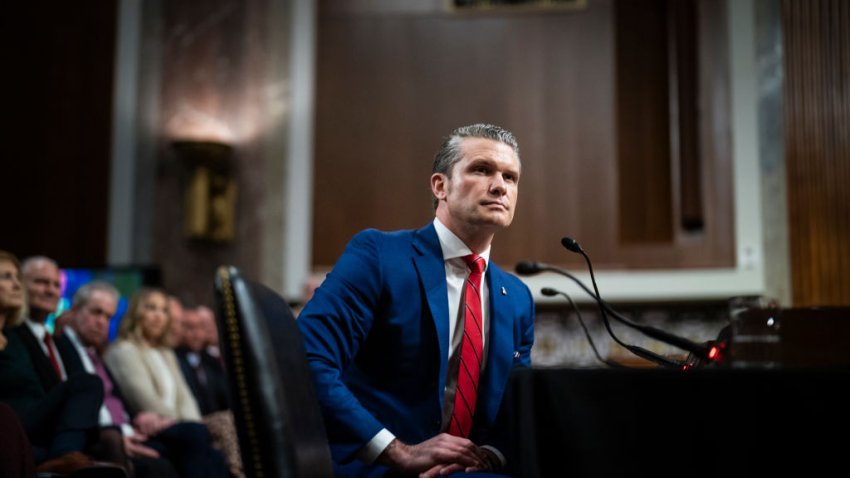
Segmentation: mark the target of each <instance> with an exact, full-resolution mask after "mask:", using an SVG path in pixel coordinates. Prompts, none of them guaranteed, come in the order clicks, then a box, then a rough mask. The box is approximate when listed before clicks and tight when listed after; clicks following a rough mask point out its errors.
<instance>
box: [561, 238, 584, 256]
mask: <svg viewBox="0 0 850 478" xmlns="http://www.w3.org/2000/svg"><path fill="white" fill-rule="evenodd" d="M561 245H562V246H564V247H566V248H567V250H569V251H572V252H575V253H577V254H581V253H582V249H581V246H580V245H578V242H576V240H575V239H573V238H572V237H564V238H562V239H561Z"/></svg>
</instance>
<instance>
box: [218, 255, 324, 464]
mask: <svg viewBox="0 0 850 478" xmlns="http://www.w3.org/2000/svg"><path fill="white" fill-rule="evenodd" d="M215 300H216V322H217V324H218V330H219V334H220V337H221V338H220V341H221V350H222V354H223V356H224V359H225V363H226V366H227V380H228V384H229V387H230V393H231V408H232V410H233V414H234V418H235V421H236V429H237V433H238V435H239V444H240V447H241V454H242V461H243V466H244V469H245V473H246V475H247V476H249V477H298V478H300V477H329V476H333V469H332V465H331V456H330V449H329V447H328V440H327V435H326V434H325V427H324V423H323V420H322V415H321V410H320V408H319V402H318V399H317V397H316V390H315V386H314V382H313V376H312V373H311V371H310V369H309V366H308V364H307V359H306V354H305V352H304V345H303V343H302V340H301V333H300V331H299V330H298V327H297V326H296V325H295V317H294V316H293V314H292V311H291V310H290V308H289V304H287V302H286V301H285V300H284V299H283V298H282V297H281V296H280V295H278V294H277V293H275V292H274V291H272V290H271V289H269V288H268V287H266V286H264V285H262V284H259V283H257V282H253V281H251V280H248V279H246V278H243V277H242V276H241V275H240V273H239V271H238V270H237V269H236V268H235V267H229V266H222V267H219V268H218V271H217V272H216V277H215Z"/></svg>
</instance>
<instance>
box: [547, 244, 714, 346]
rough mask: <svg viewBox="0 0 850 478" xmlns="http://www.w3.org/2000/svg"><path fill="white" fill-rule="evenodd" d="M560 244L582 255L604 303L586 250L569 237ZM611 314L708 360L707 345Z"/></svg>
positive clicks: (595, 289)
mask: <svg viewBox="0 0 850 478" xmlns="http://www.w3.org/2000/svg"><path fill="white" fill-rule="evenodd" d="M561 245H563V246H564V248H565V249H567V250H568V251H570V252H575V253H578V254H581V255H582V257H584V260H585V262H587V268H588V270H589V271H590V279H591V281H593V289H594V291H596V294H595V298H596V300H597V301H598V302H599V303H600V305H602V304H604V303H605V301H604V300H602V296H601V295H600V294H599V288H598V287H596V278H595V277H594V275H593V266H592V265H591V263H590V257H589V256H588V255H587V253H586V252H584V249H582V248H581V246H580V245H579V244H578V242H576V240H575V239H573V238H571V237H564V238H562V239H561ZM574 280H578V279H574ZM603 308H606V309H610V307H609V306H607V304H605V306H604V307H603ZM612 312H613V311H612ZM612 315H614V316H615V318H617V319H618V321H619V322H621V323H623V324H625V325H628V326H630V327H632V328H634V329H637V330H639V331H641V332H643V333H644V334H646V335H647V336H649V337H652V338H653V339H656V340H658V341H661V342H664V343H666V344H668V345H672V346H674V347H677V348H679V349H681V350H685V351H687V352H690V353H691V354H693V355H694V356H696V357H698V358H700V359H702V360H709V347H706V346H704V345H700V344H698V343H696V342H694V341H692V340H688V339H686V338H684V337H679V336H677V335H673V334H671V333H669V332H666V331H664V330H661V329H657V328H655V327H652V326H649V325H643V324H638V323H636V322H633V321H631V320H629V319H627V318H625V317H623V316H622V315H620V314H619V313H616V312H614V313H613V314H612Z"/></svg>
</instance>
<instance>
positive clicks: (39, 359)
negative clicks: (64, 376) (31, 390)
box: [15, 324, 59, 392]
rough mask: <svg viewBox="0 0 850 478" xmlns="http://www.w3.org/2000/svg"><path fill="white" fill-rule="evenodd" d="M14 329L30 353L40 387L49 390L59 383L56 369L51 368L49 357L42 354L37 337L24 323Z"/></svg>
mask: <svg viewBox="0 0 850 478" xmlns="http://www.w3.org/2000/svg"><path fill="white" fill-rule="evenodd" d="M15 330H17V331H18V336H19V337H20V339H21V341H22V342H23V343H24V345H25V346H26V348H27V351H28V352H29V354H30V360H32V364H33V366H34V367H35V371H36V373H37V374H38V378H39V380H40V381H41V386H42V388H44V391H45V392H49V391H50V390H51V389H52V388H53V387H55V386H56V385H57V384H59V377H58V376H57V375H56V371H55V370H53V365H52V364H51V363H50V359H49V358H48V357H47V355H45V354H44V350H42V348H41V344H39V342H38V339H37V338H36V336H35V335H34V334H33V333H32V331H31V330H30V328H29V327H27V325H26V324H21V325H19V326H18V327H16V328H15Z"/></svg>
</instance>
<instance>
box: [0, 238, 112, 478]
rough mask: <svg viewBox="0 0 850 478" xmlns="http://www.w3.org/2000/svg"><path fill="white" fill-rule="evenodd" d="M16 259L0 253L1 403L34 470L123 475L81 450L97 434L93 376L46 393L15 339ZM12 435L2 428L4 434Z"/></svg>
mask: <svg viewBox="0 0 850 478" xmlns="http://www.w3.org/2000/svg"><path fill="white" fill-rule="evenodd" d="M24 297H25V292H24V288H23V287H22V283H21V268H20V263H19V262H18V259H17V258H16V257H15V256H14V255H12V254H10V253H8V252H5V251H0V402H3V403H5V404H7V405H8V406H9V407H11V409H12V410H14V412H15V414H16V415H17V417H18V418H19V420H20V423H21V425H22V426H23V429H24V430H25V432H26V436H27V439H28V440H29V442H30V443H31V445H32V450H31V452H32V456H33V460H34V462H35V464H37V468H36V471H38V472H39V473H43V474H50V473H52V474H56V475H60V476H61V475H66V474H70V473H73V472H78V471H80V470H82V469H94V468H99V469H100V471H101V472H102V476H115V477H121V476H126V473H125V471H124V470H123V469H122V468H121V467H118V466H115V465H112V464H105V463H98V462H96V461H94V460H93V459H92V458H91V457H90V456H89V455H87V454H85V453H84V451H86V450H87V449H89V448H90V447H91V446H92V445H93V439H94V438H95V436H96V435H97V428H98V426H97V413H98V408H99V407H100V404H101V403H102V402H103V387H102V386H101V384H100V381H99V380H97V377H95V376H93V375H88V374H79V375H74V376H72V377H70V378H69V379H68V380H67V381H65V382H60V383H57V384H56V386H54V387H52V388H51V389H50V390H49V391H45V389H44V387H43V386H42V383H41V379H40V378H39V376H38V373H37V372H36V370H35V367H34V366H33V361H32V359H31V358H30V356H29V353H28V352H27V349H26V346H25V345H24V344H23V342H22V341H21V339H20V336H19V334H17V333H16V332H14V331H15V330H16V329H19V328H21V327H23V326H22V325H20V324H21V322H22V321H23V318H24V315H25V311H26V305H25V300H24ZM13 432H14V430H11V429H8V428H6V427H4V428H3V429H2V430H0V434H3V437H4V439H3V441H2V443H3V445H2V446H4V447H5V446H7V443H10V442H7V438H6V436H5V434H6V433H13Z"/></svg>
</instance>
